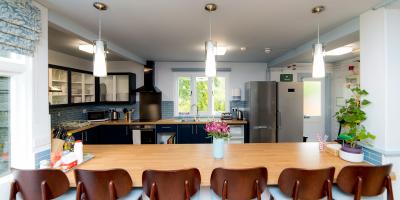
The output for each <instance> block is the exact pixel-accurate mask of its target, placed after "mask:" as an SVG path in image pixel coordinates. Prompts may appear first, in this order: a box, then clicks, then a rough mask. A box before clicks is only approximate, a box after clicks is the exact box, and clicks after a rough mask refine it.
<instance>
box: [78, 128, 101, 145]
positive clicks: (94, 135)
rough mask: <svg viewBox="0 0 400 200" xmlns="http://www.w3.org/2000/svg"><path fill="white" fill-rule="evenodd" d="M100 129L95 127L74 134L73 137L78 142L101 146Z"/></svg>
mask: <svg viewBox="0 0 400 200" xmlns="http://www.w3.org/2000/svg"><path fill="white" fill-rule="evenodd" d="M99 130H100V129H99V127H94V128H91V129H88V130H85V131H82V132H78V133H74V134H73V136H74V138H75V141H76V140H81V141H82V143H83V144H99V143H100V135H99Z"/></svg>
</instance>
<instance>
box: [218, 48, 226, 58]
mask: <svg viewBox="0 0 400 200" xmlns="http://www.w3.org/2000/svg"><path fill="white" fill-rule="evenodd" d="M226 51H227V48H226V47H217V55H218V56H223V55H225V54H226Z"/></svg>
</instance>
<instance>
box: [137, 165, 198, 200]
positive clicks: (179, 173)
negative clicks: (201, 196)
mask: <svg viewBox="0 0 400 200" xmlns="http://www.w3.org/2000/svg"><path fill="white" fill-rule="evenodd" d="M142 183H143V192H144V193H145V194H146V195H147V196H148V197H150V199H151V200H156V199H157V200H164V199H167V200H168V199H174V200H183V199H185V200H186V199H188V198H190V197H191V196H193V195H194V194H196V193H197V192H198V191H199V190H200V183H201V177H200V171H199V170H198V169H195V168H191V169H182V170H171V171H161V170H146V171H144V172H143V175H142Z"/></svg>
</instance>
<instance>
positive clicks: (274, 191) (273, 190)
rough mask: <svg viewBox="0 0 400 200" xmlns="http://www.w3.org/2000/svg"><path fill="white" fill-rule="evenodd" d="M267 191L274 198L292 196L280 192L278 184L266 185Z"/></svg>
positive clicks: (284, 199)
mask: <svg viewBox="0 0 400 200" xmlns="http://www.w3.org/2000/svg"><path fill="white" fill-rule="evenodd" d="M268 192H269V194H270V195H271V196H273V197H274V199H275V200H291V199H292V198H290V197H288V196H286V195H285V194H283V193H282V192H281V190H280V189H279V187H278V186H268Z"/></svg>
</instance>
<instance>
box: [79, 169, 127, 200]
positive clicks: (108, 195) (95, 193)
mask: <svg viewBox="0 0 400 200" xmlns="http://www.w3.org/2000/svg"><path fill="white" fill-rule="evenodd" d="M74 172H75V180H76V184H77V193H78V194H77V195H81V194H82V193H83V194H84V196H85V199H88V200H103V199H104V200H110V199H117V198H121V197H123V196H126V195H127V194H128V193H129V192H130V191H131V190H132V187H133V183H132V179H131V177H130V175H129V173H128V172H127V171H125V170H123V169H111V170H83V169H76V170H75V171H74ZM79 193H80V194H79Z"/></svg>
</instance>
